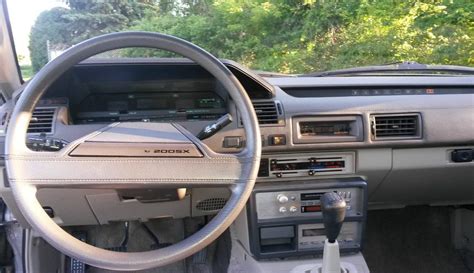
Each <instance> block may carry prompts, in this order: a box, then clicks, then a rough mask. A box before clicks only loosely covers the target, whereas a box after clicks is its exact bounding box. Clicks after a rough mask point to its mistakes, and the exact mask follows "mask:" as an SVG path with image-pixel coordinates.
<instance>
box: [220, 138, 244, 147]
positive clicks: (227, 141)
mask: <svg viewBox="0 0 474 273" xmlns="http://www.w3.org/2000/svg"><path fill="white" fill-rule="evenodd" d="M223 146H224V148H241V147H242V138H241V137H239V136H228V137H224V144H223Z"/></svg>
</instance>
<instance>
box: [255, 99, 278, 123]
mask: <svg viewBox="0 0 474 273" xmlns="http://www.w3.org/2000/svg"><path fill="white" fill-rule="evenodd" d="M252 103H253V107H254V109H255V113H256V114H257V118H258V122H259V124H260V125H275V124H277V125H278V124H284V118H283V109H282V107H281V104H280V103H279V102H276V101H273V100H265V101H263V100H262V101H253V102H252Z"/></svg>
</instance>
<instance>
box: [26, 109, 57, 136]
mask: <svg viewBox="0 0 474 273" xmlns="http://www.w3.org/2000/svg"><path fill="white" fill-rule="evenodd" d="M55 112H56V108H36V109H35V111H34V112H33V115H32V117H31V120H30V125H29V126H28V133H29V134H41V133H45V134H48V133H52V131H53V119H54V114H55Z"/></svg>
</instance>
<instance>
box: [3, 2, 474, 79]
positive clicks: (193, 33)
mask: <svg viewBox="0 0 474 273" xmlns="http://www.w3.org/2000/svg"><path fill="white" fill-rule="evenodd" d="M7 4H8V8H9V11H10V20H11V25H12V28H13V35H14V40H15V43H16V50H17V54H18V60H19V62H20V66H21V69H22V74H23V77H24V78H29V77H31V75H33V74H34V73H35V72H37V71H38V70H39V69H41V67H43V66H44V65H45V64H46V63H47V62H48V61H49V60H51V59H52V58H54V57H55V56H57V55H58V54H60V53H61V52H62V51H64V50H65V49H67V48H68V47H70V46H72V45H74V44H76V43H79V42H81V41H83V40H85V39H88V38H91V37H94V36H98V35H101V34H105V33H110V32H116V31H125V30H141V31H155V32H161V33H166V34H171V35H175V36H178V37H181V38H183V39H186V40H189V41H191V42H193V43H195V44H197V45H199V46H201V47H203V48H204V49H206V50H208V51H209V52H211V53H212V54H214V55H215V56H217V57H219V58H225V59H231V60H234V61H237V62H239V63H241V64H243V65H246V66H248V67H250V68H252V69H255V70H260V71H273V72H279V73H309V72H313V71H326V70H334V69H341V68H350V67H356V66H365V65H376V64H386V63H394V62H400V61H406V60H410V61H416V62H419V63H424V64H442V65H460V66H472V65H473V64H474V37H473V36H474V23H473V20H472V14H473V12H474V2H473V1H470V0H465V1H464V0H457V1H452V0H450V1H449V0H447V1H439V0H438V1H436V0H435V1H429V3H421V2H419V1H413V0H409V1H391V0H381V1H354V0H340V1H323V0H298V1H263V0H262V1H244V0H178V1H170V0H138V1H128V0H114V1H99V0H62V1H61V0H34V1H33V0H7ZM106 56H108V57H157V56H166V54H163V53H162V52H157V51H150V50H145V49H128V50H121V51H119V52H115V53H113V54H107V55H106Z"/></svg>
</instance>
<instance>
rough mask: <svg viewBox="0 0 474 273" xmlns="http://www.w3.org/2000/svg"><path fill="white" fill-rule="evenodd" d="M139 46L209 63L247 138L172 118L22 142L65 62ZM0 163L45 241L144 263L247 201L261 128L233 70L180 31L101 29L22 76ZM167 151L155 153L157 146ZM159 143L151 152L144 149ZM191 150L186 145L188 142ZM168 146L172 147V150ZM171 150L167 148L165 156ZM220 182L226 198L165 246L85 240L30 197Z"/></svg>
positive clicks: (173, 253) (194, 243) (183, 247)
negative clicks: (53, 144) (195, 131)
mask: <svg viewBox="0 0 474 273" xmlns="http://www.w3.org/2000/svg"><path fill="white" fill-rule="evenodd" d="M128 47H145V48H155V49H163V50H167V51H170V52H174V53H177V54H180V55H182V56H184V57H187V58H189V59H191V60H193V61H194V62H196V63H197V64H198V65H200V66H202V67H203V68H204V69H206V70H207V71H208V72H209V73H211V74H212V75H213V76H214V77H215V78H216V79H217V80H218V81H219V82H220V83H221V84H222V85H223V87H224V88H225V89H226V90H227V91H228V92H229V95H230V97H231V98H232V99H233V101H234V103H235V104H236V107H237V109H238V111H239V112H240V115H241V118H242V121H243V126H244V129H245V137H246V146H245V148H244V149H243V150H242V151H241V152H239V153H236V154H220V153H216V152H214V151H212V150H211V149H209V148H208V147H207V146H206V145H205V144H204V143H202V142H201V141H199V140H198V139H197V138H196V137H194V136H193V135H192V134H191V133H190V132H188V131H187V130H186V129H184V128H183V127H180V126H179V125H177V124H171V123H151V122H138V123H114V124H111V125H108V126H105V127H104V129H101V130H99V131H97V132H94V133H92V134H89V135H87V136H85V137H80V138H78V139H77V140H75V141H72V142H71V143H70V144H69V145H67V146H66V147H65V148H63V149H62V150H60V151H57V152H35V151H32V150H30V149H28V148H27V146H26V144H25V140H26V138H27V128H28V125H29V122H30V119H31V116H32V112H33V110H34V109H35V105H36V104H37V102H38V101H39V99H40V98H41V96H42V94H43V93H44V92H45V90H46V89H47V88H48V87H49V86H50V85H51V84H52V83H53V82H54V81H55V80H56V79H57V78H58V77H59V76H60V75H61V74H62V73H63V72H64V71H67V70H68V69H70V68H71V67H72V66H73V65H75V64H77V63H79V62H80V61H82V60H85V59H86V58H89V57H91V56H94V55H96V54H99V53H102V52H106V51H109V50H114V49H120V48H128ZM5 145H6V147H5V150H6V155H5V162H6V170H7V174H8V179H9V182H10V186H11V190H12V192H13V195H14V198H15V201H16V204H17V205H18V207H19V209H20V211H21V213H22V214H23V216H24V217H25V219H26V220H27V221H28V223H29V224H30V225H31V227H32V228H33V229H34V230H35V231H37V232H38V233H39V234H40V235H41V236H42V237H43V238H44V239H45V240H46V241H47V242H48V243H50V244H51V245H52V246H54V247H55V248H56V249H58V250H59V251H61V252H62V253H64V254H66V255H68V256H71V257H74V258H76V259H78V260H80V261H83V262H84V263H86V264H89V265H92V266H95V267H100V268H105V269H110V270H124V271H127V270H128V271H131V270H142V269H149V268H154V267H159V266H163V265H166V264H170V263H173V262H176V261H179V260H182V259H184V258H186V257H188V256H190V255H192V254H194V253H196V252H198V251H199V250H201V249H203V248H204V247H206V246H207V245H209V244H210V243H211V242H213V241H214V240H215V239H217V238H218V237H219V236H220V235H221V234H222V233H223V232H224V231H225V230H226V229H227V228H228V227H229V226H230V224H231V223H232V222H233V221H234V220H235V219H236V218H237V216H238V214H239V213H240V212H241V210H242V209H243V208H244V207H245V204H246V202H247V200H248V198H249V196H250V194H251V191H252V189H253V187H254V184H255V179H256V177H257V172H258V165H259V161H260V155H261V137H260V130H259V127H258V121H257V117H256V115H255V112H254V110H253V107H252V104H251V101H250V99H249V97H248V95H247V93H246V91H245V90H244V88H243V87H242V85H241V84H240V82H239V81H238V80H237V79H236V78H235V76H234V75H233V74H232V73H231V72H230V71H229V70H228V69H227V68H226V66H224V65H223V64H222V63H221V62H220V61H219V60H218V59H217V58H215V57H214V56H212V55H211V54H210V53H208V52H206V51H205V50H203V49H201V48H199V47H198V46H196V45H194V44H192V43H189V42H187V41H184V40H182V39H179V38H176V37H173V36H168V35H164V34H159V33H151V32H121V33H113V34H108V35H103V36H99V37H96V38H92V39H90V40H87V41H84V42H82V43H80V44H77V45H76V46H74V47H72V48H70V49H68V50H67V51H65V52H64V53H63V54H62V55H60V56H59V57H57V58H56V59H54V60H52V61H51V62H50V63H48V64H47V65H46V66H45V67H44V68H43V69H42V70H41V71H40V72H38V74H37V75H36V76H35V77H34V78H33V79H32V80H31V81H30V82H29V83H28V85H27V86H26V88H25V90H24V91H23V93H22V95H21V97H20V99H19V100H18V102H17V103H16V105H15V108H14V110H13V114H12V116H11V119H10V123H9V127H8V131H7V134H6V143H5ZM163 150H165V151H167V152H170V151H173V152H172V153H173V154H165V155H166V156H167V157H162V154H160V153H159V151H163ZM150 151H155V152H156V151H158V153H156V154H153V155H146V156H145V155H144V154H143V153H150ZM189 151H191V152H189ZM170 153H171V152H170ZM170 156H171V157H170ZM199 186H226V187H229V188H230V190H231V196H230V198H229V200H228V201H227V204H226V205H225V206H224V208H222V209H221V210H220V212H219V213H218V214H217V215H216V216H215V217H214V218H213V219H212V220H211V221H210V222H209V223H208V224H207V225H206V226H204V227H203V228H202V229H200V230H199V231H197V232H196V233H194V234H193V235H191V236H189V237H187V238H185V239H184V240H183V241H181V242H178V243H176V244H174V245H171V246H169V247H165V248H162V249H158V250H151V251H145V252H127V253H119V252H113V251H109V250H105V249H101V248H98V247H95V246H92V245H89V244H87V243H84V242H82V241H80V240H78V239H76V238H74V237H73V236H71V235H70V234H69V233H67V232H66V231H64V230H63V229H62V228H61V227H60V226H59V225H57V224H56V223H55V222H54V221H53V220H52V219H51V218H50V217H49V216H48V215H47V214H46V212H45V211H44V210H43V208H42V206H41V204H40V203H39V202H38V200H37V198H36V192H37V190H38V189H39V188H55V187H61V188H68V187H70V188H108V189H117V188H142V189H147V188H159V187H173V188H186V187H199Z"/></svg>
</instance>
